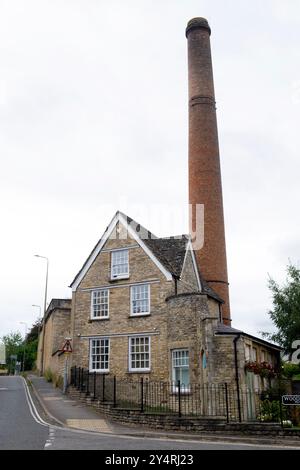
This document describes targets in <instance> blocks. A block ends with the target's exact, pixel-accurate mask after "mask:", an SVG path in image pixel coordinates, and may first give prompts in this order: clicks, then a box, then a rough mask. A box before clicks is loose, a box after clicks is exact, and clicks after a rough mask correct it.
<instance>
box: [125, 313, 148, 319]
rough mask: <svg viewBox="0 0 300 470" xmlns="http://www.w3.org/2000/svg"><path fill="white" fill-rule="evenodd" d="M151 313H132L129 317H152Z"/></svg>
mask: <svg viewBox="0 0 300 470" xmlns="http://www.w3.org/2000/svg"><path fill="white" fill-rule="evenodd" d="M150 315H151V313H150V312H148V313H131V314H130V315H128V318H136V317H150Z"/></svg>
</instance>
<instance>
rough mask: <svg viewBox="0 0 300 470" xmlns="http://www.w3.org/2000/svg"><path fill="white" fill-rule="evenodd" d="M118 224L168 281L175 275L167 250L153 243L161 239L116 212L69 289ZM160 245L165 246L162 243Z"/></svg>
mask: <svg viewBox="0 0 300 470" xmlns="http://www.w3.org/2000/svg"><path fill="white" fill-rule="evenodd" d="M118 222H120V223H121V224H122V225H124V226H125V228H126V229H127V231H128V234H129V236H131V237H132V238H133V239H135V240H136V242H137V243H138V244H139V245H140V246H141V247H142V248H143V249H144V251H145V252H146V253H147V254H148V255H149V257H150V258H151V259H152V260H153V261H154V263H155V264H156V265H157V266H158V268H159V269H160V270H161V271H162V273H163V274H164V275H165V276H166V278H167V279H168V280H172V277H173V276H175V275H177V272H176V273H175V272H174V269H175V266H172V264H171V260H170V256H171V254H170V253H169V254H168V253H167V252H168V250H166V249H164V250H162V249H159V243H157V242H156V243H155V241H157V240H162V239H158V238H157V237H156V236H155V235H154V234H153V233H152V232H150V230H148V229H146V228H145V227H143V226H142V225H141V224H139V223H138V222H136V221H135V220H133V219H132V218H131V217H128V216H127V215H126V214H123V213H122V212H120V211H118V212H116V214H115V216H114V217H113V219H112V221H111V222H110V224H109V226H108V227H107V228H106V230H105V232H104V234H103V236H102V237H101V238H100V240H99V241H98V243H97V244H96V246H95V247H94V249H93V250H92V252H91V253H90V255H89V257H88V258H87V260H86V261H85V263H84V264H83V266H82V268H81V270H80V271H79V272H78V274H77V275H76V276H75V278H74V280H73V281H72V283H71V284H70V287H72V288H73V289H76V287H77V286H78V285H79V283H80V282H81V280H82V279H83V277H84V276H85V274H86V272H87V271H88V269H89V267H90V266H91V265H92V263H93V262H94V260H95V259H96V257H97V255H98V254H99V253H100V251H101V249H102V248H103V246H104V244H105V243H106V241H107V240H108V238H109V236H110V235H111V233H112V231H113V230H114V228H115V226H116V224H117V223H118ZM151 242H152V244H151ZM154 244H155V247H154ZM185 244H186V240H185ZM162 245H165V244H164V243H163V244H162ZM165 248H166V247H165Z"/></svg>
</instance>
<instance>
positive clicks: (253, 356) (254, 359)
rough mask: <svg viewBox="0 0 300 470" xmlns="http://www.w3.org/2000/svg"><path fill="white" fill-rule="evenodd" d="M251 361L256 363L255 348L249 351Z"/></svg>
mask: <svg viewBox="0 0 300 470" xmlns="http://www.w3.org/2000/svg"><path fill="white" fill-rule="evenodd" d="M251 360H252V361H253V362H256V361H257V349H256V348H252V351H251Z"/></svg>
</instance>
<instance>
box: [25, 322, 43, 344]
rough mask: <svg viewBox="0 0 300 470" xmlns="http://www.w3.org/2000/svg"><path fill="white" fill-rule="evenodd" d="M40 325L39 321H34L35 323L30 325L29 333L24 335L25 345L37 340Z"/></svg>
mask: <svg viewBox="0 0 300 470" xmlns="http://www.w3.org/2000/svg"><path fill="white" fill-rule="evenodd" d="M41 325H42V321H41V320H36V322H35V323H34V324H33V325H32V327H31V329H30V331H29V332H28V333H27V335H26V341H27V343H31V342H32V341H35V340H36V339H38V337H39V332H40V328H41Z"/></svg>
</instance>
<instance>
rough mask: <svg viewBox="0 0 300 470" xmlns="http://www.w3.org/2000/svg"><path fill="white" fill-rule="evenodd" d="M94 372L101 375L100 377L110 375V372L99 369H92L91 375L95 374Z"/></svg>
mask: <svg viewBox="0 0 300 470" xmlns="http://www.w3.org/2000/svg"><path fill="white" fill-rule="evenodd" d="M94 372H96V374H100V375H108V374H109V370H99V369H90V370H89V373H90V374H93V373H94Z"/></svg>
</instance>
